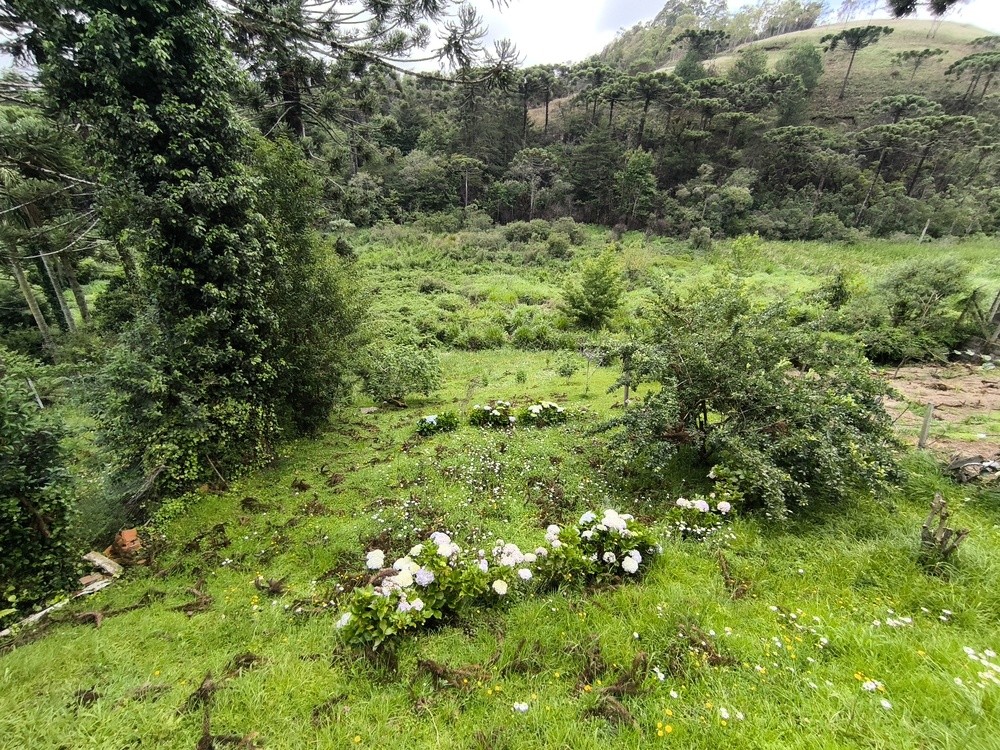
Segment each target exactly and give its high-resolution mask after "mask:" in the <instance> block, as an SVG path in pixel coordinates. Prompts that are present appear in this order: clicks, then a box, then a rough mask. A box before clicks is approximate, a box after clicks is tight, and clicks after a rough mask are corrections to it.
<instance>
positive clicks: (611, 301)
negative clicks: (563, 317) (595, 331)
mask: <svg viewBox="0 0 1000 750" xmlns="http://www.w3.org/2000/svg"><path fill="white" fill-rule="evenodd" d="M623 292H624V289H623V287H622V283H621V272H620V270H619V268H618V263H617V261H616V260H615V256H614V254H613V253H612V252H611V250H610V249H609V250H606V251H605V252H604V253H602V254H601V255H599V256H598V257H596V258H592V259H590V260H588V261H587V262H586V263H584V265H583V271H582V272H581V273H580V277H579V279H576V280H574V281H571V282H570V283H569V284H568V285H567V286H566V289H565V291H564V292H563V297H564V298H565V302H566V311H567V312H568V313H569V314H570V315H571V316H572V317H573V318H574V319H575V320H576V322H577V323H579V324H580V325H581V326H583V327H585V328H600V327H601V326H602V325H604V324H605V323H606V322H607V321H608V320H610V319H611V316H612V315H614V313H615V310H617V309H618V306H619V305H620V304H621V298H622V294H623Z"/></svg>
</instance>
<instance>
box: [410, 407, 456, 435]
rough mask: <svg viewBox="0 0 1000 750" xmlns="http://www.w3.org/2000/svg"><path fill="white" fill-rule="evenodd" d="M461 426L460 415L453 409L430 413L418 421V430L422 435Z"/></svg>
mask: <svg viewBox="0 0 1000 750" xmlns="http://www.w3.org/2000/svg"><path fill="white" fill-rule="evenodd" d="M458 426H459V419H458V415H457V414H456V413H455V412H453V411H446V412H443V413H441V414H428V415H427V416H426V417H421V418H420V421H419V422H417V432H418V433H419V434H421V435H433V434H435V433H437V432H451V431H452V430H457V429H458Z"/></svg>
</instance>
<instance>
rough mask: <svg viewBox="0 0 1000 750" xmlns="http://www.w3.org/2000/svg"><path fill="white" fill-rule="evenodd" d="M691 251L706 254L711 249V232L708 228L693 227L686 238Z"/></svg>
mask: <svg viewBox="0 0 1000 750" xmlns="http://www.w3.org/2000/svg"><path fill="white" fill-rule="evenodd" d="M688 242H690V243H691V249H692V250H700V251H702V252H708V251H709V250H711V249H712V230H711V229H709V228H708V227H695V228H694V229H692V230H691V234H690V236H689V237H688Z"/></svg>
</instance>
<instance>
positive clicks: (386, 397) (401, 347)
mask: <svg viewBox="0 0 1000 750" xmlns="http://www.w3.org/2000/svg"><path fill="white" fill-rule="evenodd" d="M361 376H362V378H363V379H364V392H365V393H367V394H368V395H369V396H371V397H372V400H374V401H375V402H377V403H402V402H403V400H404V399H405V398H406V396H407V395H408V394H411V393H419V394H421V395H424V396H428V395H430V394H431V392H433V391H434V390H436V389H437V387H438V385H439V383H440V381H441V365H440V363H439V362H438V358H437V356H436V355H435V354H434V352H433V351H430V350H428V349H421V348H420V347H418V346H415V345H413V344H398V343H384V342H383V343H377V344H373V345H372V346H371V347H370V348H369V351H368V353H367V355H366V357H365V361H364V364H363V365H362V368H361Z"/></svg>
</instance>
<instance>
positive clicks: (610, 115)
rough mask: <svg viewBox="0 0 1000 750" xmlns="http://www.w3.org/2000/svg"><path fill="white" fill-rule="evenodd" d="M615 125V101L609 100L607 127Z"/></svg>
mask: <svg viewBox="0 0 1000 750" xmlns="http://www.w3.org/2000/svg"><path fill="white" fill-rule="evenodd" d="M614 123H615V100H614V99H612V100H611V109H609V110H608V127H609V128H610V127H612V126H613V125H614Z"/></svg>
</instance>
